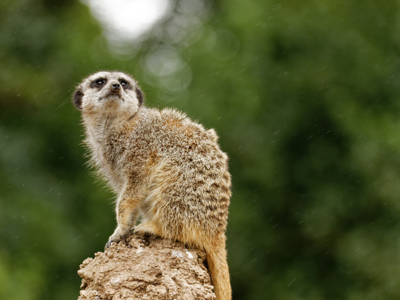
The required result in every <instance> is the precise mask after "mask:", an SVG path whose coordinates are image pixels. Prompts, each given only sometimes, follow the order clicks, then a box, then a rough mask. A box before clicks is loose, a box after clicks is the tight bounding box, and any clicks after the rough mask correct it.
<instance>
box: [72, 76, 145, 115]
mask: <svg viewBox="0 0 400 300" xmlns="http://www.w3.org/2000/svg"><path fill="white" fill-rule="evenodd" d="M143 98H144V97H143V92H142V91H141V90H140V88H139V86H138V84H137V82H136V80H135V79H133V78H132V77H131V76H129V75H127V74H125V73H122V72H117V71H114V72H108V71H101V72H97V73H95V74H92V75H90V76H88V77H86V78H85V79H84V80H83V81H82V82H81V84H79V85H78V87H77V89H76V91H75V93H74V96H73V100H74V104H75V107H76V108H77V109H79V110H81V111H82V113H83V114H84V115H91V114H98V113H107V114H115V115H126V116H132V115H134V114H136V113H137V112H138V110H139V108H140V106H142V104H143Z"/></svg>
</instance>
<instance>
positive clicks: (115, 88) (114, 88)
mask: <svg viewBox="0 0 400 300" xmlns="http://www.w3.org/2000/svg"><path fill="white" fill-rule="evenodd" d="M111 90H112V91H113V92H117V91H120V90H121V85H120V84H119V83H113V84H111Z"/></svg>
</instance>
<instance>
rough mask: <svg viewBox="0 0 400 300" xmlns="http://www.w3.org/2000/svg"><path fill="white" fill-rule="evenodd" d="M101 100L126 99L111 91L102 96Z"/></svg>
mask: <svg viewBox="0 0 400 300" xmlns="http://www.w3.org/2000/svg"><path fill="white" fill-rule="evenodd" d="M100 100H105V101H112V100H121V101H124V99H123V98H122V97H121V96H120V95H118V94H114V93H110V94H108V95H107V96H105V97H102V98H100Z"/></svg>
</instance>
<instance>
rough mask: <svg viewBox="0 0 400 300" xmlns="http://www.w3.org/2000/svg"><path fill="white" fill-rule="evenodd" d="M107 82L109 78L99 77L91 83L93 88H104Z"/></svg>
mask: <svg viewBox="0 0 400 300" xmlns="http://www.w3.org/2000/svg"><path fill="white" fill-rule="evenodd" d="M106 83H107V79H104V78H98V79H96V80H94V81H93V82H92V83H91V84H90V87H91V88H102V87H103V86H104V85H105V84H106Z"/></svg>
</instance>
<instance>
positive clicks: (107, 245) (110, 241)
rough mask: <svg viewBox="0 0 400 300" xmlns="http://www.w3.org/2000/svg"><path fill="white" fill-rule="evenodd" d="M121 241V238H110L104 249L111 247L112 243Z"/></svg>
mask: <svg viewBox="0 0 400 300" xmlns="http://www.w3.org/2000/svg"><path fill="white" fill-rule="evenodd" d="M119 241H120V240H117V239H112V240H109V241H108V242H107V244H106V245H105V246H104V250H107V249H108V248H110V247H111V244H112V243H118V242H119Z"/></svg>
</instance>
